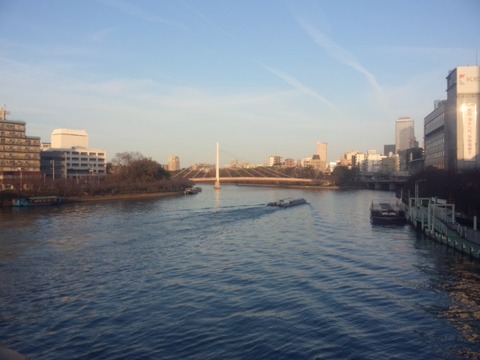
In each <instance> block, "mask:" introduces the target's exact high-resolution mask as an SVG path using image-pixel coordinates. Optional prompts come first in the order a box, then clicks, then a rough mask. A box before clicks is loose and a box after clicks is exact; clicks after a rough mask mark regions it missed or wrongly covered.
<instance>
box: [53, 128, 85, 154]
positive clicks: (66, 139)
mask: <svg viewBox="0 0 480 360" xmlns="http://www.w3.org/2000/svg"><path fill="white" fill-rule="evenodd" d="M51 139H52V143H51V147H52V148H54V149H69V148H73V147H78V148H85V149H88V134H87V132H86V131H85V130H72V129H55V130H53V131H52V135H51Z"/></svg>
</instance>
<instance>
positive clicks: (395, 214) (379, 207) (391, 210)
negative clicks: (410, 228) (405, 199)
mask: <svg viewBox="0 0 480 360" xmlns="http://www.w3.org/2000/svg"><path fill="white" fill-rule="evenodd" d="M370 222H371V223H372V224H376V225H389V224H391V225H403V224H405V223H406V222H407V217H406V215H405V211H404V210H403V209H401V208H400V206H399V205H398V204H396V203H392V202H388V201H383V200H382V201H372V204H371V206H370Z"/></svg>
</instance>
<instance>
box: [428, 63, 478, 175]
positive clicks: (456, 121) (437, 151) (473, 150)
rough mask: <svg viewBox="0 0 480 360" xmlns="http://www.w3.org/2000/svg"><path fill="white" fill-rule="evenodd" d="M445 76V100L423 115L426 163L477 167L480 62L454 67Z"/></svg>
mask: <svg viewBox="0 0 480 360" xmlns="http://www.w3.org/2000/svg"><path fill="white" fill-rule="evenodd" d="M446 79H447V90H446V91H447V100H436V101H435V107H434V110H433V111H432V112H431V113H430V114H428V115H427V116H426V117H425V119H424V134H425V167H435V168H438V169H445V170H447V171H449V172H453V173H456V172H459V171H463V170H468V169H472V168H479V167H480V159H479V157H480V156H479V153H480V151H479V150H480V148H479V143H478V140H479V139H480V129H479V126H478V122H479V119H478V108H479V104H480V66H460V67H457V68H455V69H454V70H451V71H450V72H449V74H448V76H447V78H446Z"/></svg>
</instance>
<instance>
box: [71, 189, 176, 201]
mask: <svg viewBox="0 0 480 360" xmlns="http://www.w3.org/2000/svg"><path fill="white" fill-rule="evenodd" d="M179 195H183V191H168V192H156V193H141V194H117V195H99V196H77V197H67V198H64V199H62V200H63V202H67V203H72V202H92V201H116V200H137V199H155V198H161V197H172V196H179Z"/></svg>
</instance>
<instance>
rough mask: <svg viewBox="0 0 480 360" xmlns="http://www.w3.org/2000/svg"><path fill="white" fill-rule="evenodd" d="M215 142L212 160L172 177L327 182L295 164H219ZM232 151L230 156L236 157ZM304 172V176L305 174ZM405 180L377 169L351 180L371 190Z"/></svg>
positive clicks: (393, 187) (217, 181) (392, 186)
mask: <svg viewBox="0 0 480 360" xmlns="http://www.w3.org/2000/svg"><path fill="white" fill-rule="evenodd" d="M219 152H220V150H219V145H218V143H217V159H216V164H215V165H212V164H196V165H194V166H191V167H189V168H187V169H184V170H182V171H179V172H177V173H175V174H173V176H172V179H184V180H189V181H192V182H195V183H212V184H216V186H217V185H218V186H219V184H220V183H235V184H284V185H311V186H331V181H330V180H329V179H313V178H312V177H313V175H314V173H312V172H310V173H308V171H303V170H302V169H298V168H282V167H272V166H252V167H228V168H227V167H225V168H222V169H220V168H219ZM229 155H233V157H234V158H239V157H238V156H235V155H234V154H229ZM305 175H307V176H305ZM407 180H408V176H399V175H397V176H383V177H381V176H379V174H378V173H362V174H361V175H359V176H356V177H355V179H354V181H355V184H356V185H357V186H358V185H361V186H362V187H363V188H366V189H372V190H397V189H398V188H401V187H402V186H403V185H404V184H405V183H406V182H407Z"/></svg>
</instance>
